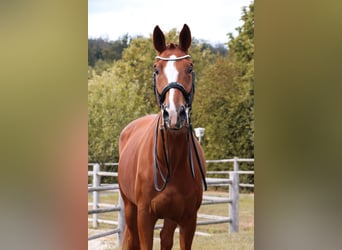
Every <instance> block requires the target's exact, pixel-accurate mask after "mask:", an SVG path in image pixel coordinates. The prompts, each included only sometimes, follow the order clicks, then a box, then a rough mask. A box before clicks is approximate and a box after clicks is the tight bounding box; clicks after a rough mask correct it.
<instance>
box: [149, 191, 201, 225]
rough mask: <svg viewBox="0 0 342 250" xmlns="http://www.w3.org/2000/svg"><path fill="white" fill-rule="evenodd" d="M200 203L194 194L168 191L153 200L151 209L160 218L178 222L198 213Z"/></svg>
mask: <svg viewBox="0 0 342 250" xmlns="http://www.w3.org/2000/svg"><path fill="white" fill-rule="evenodd" d="M198 203H199V202H198V198H197V195H195V194H194V193H191V192H188V193H179V192H173V191H168V190H167V189H166V190H164V191H163V192H162V193H159V194H157V195H156V196H155V197H154V198H153V199H152V200H151V209H152V211H153V212H154V213H155V214H156V215H157V217H158V218H169V219H172V220H174V221H178V220H181V219H182V218H184V217H187V216H190V215H192V214H193V213H194V212H196V211H197V208H198V206H199V204H198Z"/></svg>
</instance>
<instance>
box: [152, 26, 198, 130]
mask: <svg viewBox="0 0 342 250" xmlns="http://www.w3.org/2000/svg"><path fill="white" fill-rule="evenodd" d="M153 45H154V48H155V49H156V50H157V52H158V56H157V57H156V62H155V64H154V73H153V86H154V91H155V94H156V97H157V102H158V105H159V106H160V109H161V113H162V119H163V125H164V126H165V127H166V128H169V129H172V130H179V129H181V128H182V127H184V125H185V124H188V125H189V123H190V121H189V120H190V111H191V105H192V100H193V96H194V92H195V85H194V79H195V75H194V71H193V65H192V63H191V61H190V55H188V48H189V47H190V45H191V32H190V29H189V27H188V26H187V25H186V24H184V26H183V29H182V30H181V32H180V34H179V44H178V45H177V44H174V43H170V44H169V45H166V44H165V36H164V34H163V32H162V31H161V30H160V28H159V26H156V27H155V28H154V31H153Z"/></svg>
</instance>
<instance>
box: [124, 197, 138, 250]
mask: <svg viewBox="0 0 342 250" xmlns="http://www.w3.org/2000/svg"><path fill="white" fill-rule="evenodd" d="M121 195H122V198H123V200H124V204H125V211H124V212H125V220H126V225H125V229H124V234H123V241H122V249H123V250H139V245H140V243H139V237H138V230H137V207H136V206H135V205H134V204H133V203H132V202H130V201H129V200H128V199H127V198H126V197H125V196H124V195H123V194H121Z"/></svg>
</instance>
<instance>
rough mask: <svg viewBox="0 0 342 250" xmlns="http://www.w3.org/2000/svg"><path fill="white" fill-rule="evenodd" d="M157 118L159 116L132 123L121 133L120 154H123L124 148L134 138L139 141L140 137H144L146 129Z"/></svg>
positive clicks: (139, 119) (142, 118)
mask: <svg viewBox="0 0 342 250" xmlns="http://www.w3.org/2000/svg"><path fill="white" fill-rule="evenodd" d="M156 117H157V115H147V116H144V117H141V118H138V119H136V120H134V121H132V122H130V123H129V124H128V125H127V126H126V127H125V128H124V129H123V130H122V131H121V134H120V138H119V152H120V153H121V152H123V150H124V148H125V147H126V146H127V144H128V143H129V141H130V140H131V139H132V138H135V139H137V138H139V136H141V135H143V134H144V132H145V131H146V129H148V128H149V127H150V125H152V124H153V121H154V120H155V119H156Z"/></svg>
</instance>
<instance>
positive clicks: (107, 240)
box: [88, 229, 117, 250]
mask: <svg viewBox="0 0 342 250" xmlns="http://www.w3.org/2000/svg"><path fill="white" fill-rule="evenodd" d="M105 231H108V229H107V230H94V229H88V235H93V234H98V233H102V232H105ZM115 247H117V234H112V235H108V236H106V237H101V238H98V239H94V240H89V241H88V250H109V249H114V248H115Z"/></svg>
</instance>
